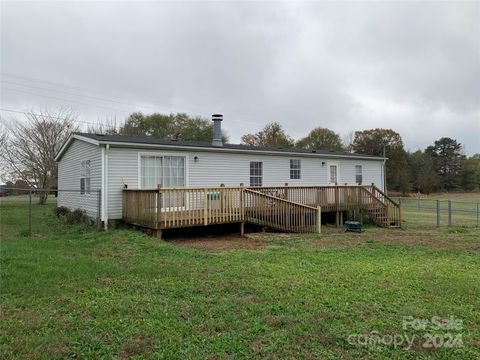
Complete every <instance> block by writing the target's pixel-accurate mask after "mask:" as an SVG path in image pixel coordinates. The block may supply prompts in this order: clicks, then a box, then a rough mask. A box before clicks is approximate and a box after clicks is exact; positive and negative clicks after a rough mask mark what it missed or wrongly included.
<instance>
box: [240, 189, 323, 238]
mask: <svg viewBox="0 0 480 360" xmlns="http://www.w3.org/2000/svg"><path fill="white" fill-rule="evenodd" d="M244 199H245V221H247V222H251V223H254V224H258V225H263V226H268V227H273V228H276V229H279V230H283V231H288V232H297V233H315V232H316V233H320V231H321V230H320V224H321V209H320V208H315V207H312V206H308V205H303V204H299V203H296V202H293V201H289V200H285V199H282V198H279V197H275V196H272V195H267V194H264V193H262V192H259V191H255V190H251V189H245V190H244Z"/></svg>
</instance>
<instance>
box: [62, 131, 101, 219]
mask: <svg viewBox="0 0 480 360" xmlns="http://www.w3.org/2000/svg"><path fill="white" fill-rule="evenodd" d="M87 161H89V162H90V164H89V166H88V168H89V171H88V175H89V176H87V172H86V171H85V173H84V175H85V176H86V177H85V178H88V179H89V180H88V183H89V188H90V193H88V192H86V193H85V194H81V189H80V181H81V180H80V179H81V178H82V162H83V163H84V164H86V162H87ZM101 184H102V158H101V148H100V147H99V146H96V145H92V144H89V143H86V142H84V141H81V140H77V139H76V140H74V141H73V142H72V144H71V145H70V147H69V148H68V150H67V151H66V152H65V154H64V155H63V156H62V158H61V160H60V161H59V162H58V189H59V191H58V201H57V202H58V206H66V207H68V208H70V209H82V210H85V211H86V212H87V214H88V216H90V217H93V218H96V217H97V216H98V211H99V201H100V198H99V192H98V191H99V190H101ZM86 189H87V188H86Z"/></svg>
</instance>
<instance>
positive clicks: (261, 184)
mask: <svg viewBox="0 0 480 360" xmlns="http://www.w3.org/2000/svg"><path fill="white" fill-rule="evenodd" d="M252 163H260V164H262V165H261V171H262V173H261V174H260V175H253V177H254V178H260V185H252ZM263 170H264V169H263V161H258V160H250V161H249V162H248V175H249V176H248V181H249V182H248V183H249V185H250V186H263Z"/></svg>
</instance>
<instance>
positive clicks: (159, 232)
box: [152, 229, 162, 240]
mask: <svg viewBox="0 0 480 360" xmlns="http://www.w3.org/2000/svg"><path fill="white" fill-rule="evenodd" d="M152 235H153V236H155V237H156V238H157V239H158V240H162V229H155V230H153V234H152Z"/></svg>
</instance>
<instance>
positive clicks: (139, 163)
mask: <svg viewBox="0 0 480 360" xmlns="http://www.w3.org/2000/svg"><path fill="white" fill-rule="evenodd" d="M142 156H158V157H162V158H163V157H165V156H178V157H183V158H184V160H183V161H184V164H185V185H184V187H183V188H182V189H184V188H188V187H189V184H190V181H189V179H190V177H189V170H188V168H189V164H188V159H189V154H185V153H183V152H164V151H141V152H139V153H138V158H137V175H138V177H137V184H138V185H137V187H138V189H144V188H143V187H142ZM162 167H163V162H162ZM162 181H163V179H162ZM162 187H163V184H162ZM145 189H146V188H145ZM148 189H151V188H148ZM166 189H179V188H178V187H177V188H175V187H173V188H166ZM188 200H189V199H188V196H185V202H184V204H185V205H184V206H178V207H169V208H166V207H164V206H163V204H162V211H172V210H185V209H188Z"/></svg>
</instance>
